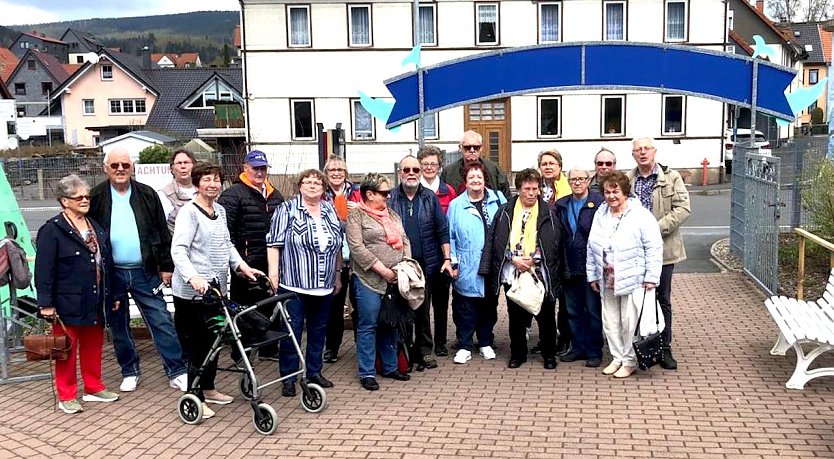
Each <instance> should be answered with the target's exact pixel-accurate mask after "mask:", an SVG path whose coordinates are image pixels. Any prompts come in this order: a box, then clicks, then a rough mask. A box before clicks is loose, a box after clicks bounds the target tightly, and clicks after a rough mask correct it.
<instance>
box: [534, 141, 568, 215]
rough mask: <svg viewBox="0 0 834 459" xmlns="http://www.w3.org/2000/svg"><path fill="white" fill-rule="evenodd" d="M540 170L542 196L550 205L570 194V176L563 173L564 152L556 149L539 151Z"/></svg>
mask: <svg viewBox="0 0 834 459" xmlns="http://www.w3.org/2000/svg"><path fill="white" fill-rule="evenodd" d="M538 163H539V171H540V172H541V177H542V183H541V193H542V198H544V200H545V202H547V203H548V204H549V205H550V206H553V204H555V203H556V201H558V200H559V199H562V198H563V197H565V196H567V195H569V194H570V185H569V184H568V178H567V177H565V174H563V173H562V154H561V153H559V152H558V151H556V150H545V151H543V152H541V153H539V158H538Z"/></svg>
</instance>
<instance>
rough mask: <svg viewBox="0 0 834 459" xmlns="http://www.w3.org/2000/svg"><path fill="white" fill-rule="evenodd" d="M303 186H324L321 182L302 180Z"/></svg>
mask: <svg viewBox="0 0 834 459" xmlns="http://www.w3.org/2000/svg"><path fill="white" fill-rule="evenodd" d="M301 184H302V185H310V186H322V184H321V182H320V181H318V180H302V181H301Z"/></svg>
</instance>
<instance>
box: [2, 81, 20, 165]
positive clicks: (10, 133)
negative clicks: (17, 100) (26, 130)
mask: <svg viewBox="0 0 834 459" xmlns="http://www.w3.org/2000/svg"><path fill="white" fill-rule="evenodd" d="M16 134H17V113H16V112H15V108H14V98H13V97H12V95H11V93H9V90H8V89H7V88H6V85H5V84H3V82H2V81H0V150H12V149H15V148H17V135H16Z"/></svg>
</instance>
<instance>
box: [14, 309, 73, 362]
mask: <svg viewBox="0 0 834 459" xmlns="http://www.w3.org/2000/svg"><path fill="white" fill-rule="evenodd" d="M55 319H56V321H57V322H58V324H60V325H61V328H63V329H64V335H63V336H55V335H51V334H50V335H28V336H24V337H23V348H24V349H25V350H26V360H30V361H31V360H50V361H51V360H66V359H67V357H69V351H70V340H69V336H67V327H65V326H64V322H63V321H62V320H61V318H60V317H58V316H57V315H56V316H55Z"/></svg>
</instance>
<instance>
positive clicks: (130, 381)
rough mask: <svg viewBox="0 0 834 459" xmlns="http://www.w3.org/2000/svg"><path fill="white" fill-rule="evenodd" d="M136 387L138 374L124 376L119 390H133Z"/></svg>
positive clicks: (137, 385)
mask: <svg viewBox="0 0 834 459" xmlns="http://www.w3.org/2000/svg"><path fill="white" fill-rule="evenodd" d="M137 387H139V375H136V376H126V377H125V379H123V380H122V384H121V385H120V386H119V390H120V391H122V392H133V391H135V390H136V388H137Z"/></svg>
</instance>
